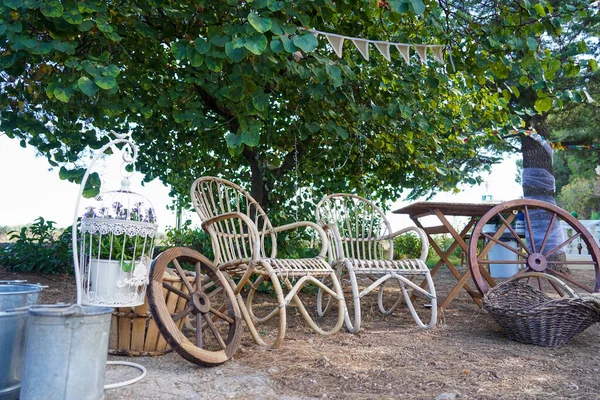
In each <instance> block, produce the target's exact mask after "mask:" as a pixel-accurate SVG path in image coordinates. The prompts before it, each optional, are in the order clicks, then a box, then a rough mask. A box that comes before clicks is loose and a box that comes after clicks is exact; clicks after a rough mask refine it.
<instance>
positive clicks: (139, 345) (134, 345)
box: [131, 300, 148, 350]
mask: <svg viewBox="0 0 600 400" xmlns="http://www.w3.org/2000/svg"><path fill="white" fill-rule="evenodd" d="M133 312H134V314H136V315H138V314H146V313H147V312H148V301H147V300H146V301H145V302H144V304H142V305H141V306H137V307H135V308H134V309H133ZM146 320H147V318H141V317H136V318H134V319H133V322H132V326H131V350H144V339H145V338H146Z"/></svg>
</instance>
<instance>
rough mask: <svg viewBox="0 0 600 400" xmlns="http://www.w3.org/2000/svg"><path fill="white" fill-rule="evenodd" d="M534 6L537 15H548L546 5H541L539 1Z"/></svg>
mask: <svg viewBox="0 0 600 400" xmlns="http://www.w3.org/2000/svg"><path fill="white" fill-rule="evenodd" d="M533 8H534V9H535V11H536V12H537V15H539V16H540V17H543V16H545V15H546V10H544V6H543V5H541V4H540V3H537V4H536V5H534V6H533Z"/></svg>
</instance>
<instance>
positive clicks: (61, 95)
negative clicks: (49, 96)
mask: <svg viewBox="0 0 600 400" xmlns="http://www.w3.org/2000/svg"><path fill="white" fill-rule="evenodd" d="M71 96H73V89H72V88H70V87H67V88H56V89H54V97H56V98H57V99H58V100H60V101H62V102H63V103H68V102H69V100H70V99H71Z"/></svg>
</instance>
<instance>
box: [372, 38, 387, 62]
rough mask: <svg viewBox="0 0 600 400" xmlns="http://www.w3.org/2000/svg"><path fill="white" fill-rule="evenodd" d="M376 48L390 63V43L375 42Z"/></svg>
mask: <svg viewBox="0 0 600 400" xmlns="http://www.w3.org/2000/svg"><path fill="white" fill-rule="evenodd" d="M375 47H377V50H379V52H380V53H381V55H382V56H383V58H385V59H386V60H388V61H390V44H389V43H388V42H375Z"/></svg>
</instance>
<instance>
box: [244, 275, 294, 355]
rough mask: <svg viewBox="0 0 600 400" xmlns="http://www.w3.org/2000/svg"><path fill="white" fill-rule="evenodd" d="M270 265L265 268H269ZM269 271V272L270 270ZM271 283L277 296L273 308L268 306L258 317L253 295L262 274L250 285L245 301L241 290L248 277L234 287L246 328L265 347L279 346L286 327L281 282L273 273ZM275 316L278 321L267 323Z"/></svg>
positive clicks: (261, 279) (262, 278)
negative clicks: (261, 315) (267, 311)
mask: <svg viewBox="0 0 600 400" xmlns="http://www.w3.org/2000/svg"><path fill="white" fill-rule="evenodd" d="M269 269H270V267H268V268H267V270H269ZM271 271H272V270H271ZM271 271H269V272H271ZM270 276H271V279H270V280H271V283H272V285H273V290H274V291H275V296H276V298H277V304H276V305H275V307H274V308H273V309H271V306H269V309H270V310H271V311H270V312H269V313H268V314H267V315H266V316H263V317H258V316H256V314H255V312H254V295H255V292H256V287H257V285H259V284H260V283H261V282H262V281H263V280H264V279H265V276H264V275H260V276H259V277H258V278H257V279H256V281H255V282H254V283H253V284H251V285H250V289H249V293H248V297H247V299H246V301H244V299H243V298H242V295H241V291H242V289H243V288H244V286H245V285H246V284H249V279H247V280H246V281H245V282H244V281H240V283H238V286H237V288H236V291H235V293H236V299H237V302H238V304H239V306H240V311H241V312H242V316H243V317H244V320H245V322H246V325H247V326H248V330H249V331H250V334H251V335H252V338H253V339H254V341H255V342H256V344H258V345H259V346H261V347H267V348H274V349H276V348H279V347H281V345H282V343H283V339H284V337H285V332H286V327H287V313H286V308H285V300H284V297H283V290H282V289H281V284H280V283H279V280H278V279H277V276H276V275H275V273H271V274H270ZM275 316H277V317H278V319H279V321H278V322H271V323H267V322H269V321H270V320H272V319H273V318H274V317H275Z"/></svg>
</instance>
